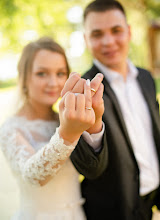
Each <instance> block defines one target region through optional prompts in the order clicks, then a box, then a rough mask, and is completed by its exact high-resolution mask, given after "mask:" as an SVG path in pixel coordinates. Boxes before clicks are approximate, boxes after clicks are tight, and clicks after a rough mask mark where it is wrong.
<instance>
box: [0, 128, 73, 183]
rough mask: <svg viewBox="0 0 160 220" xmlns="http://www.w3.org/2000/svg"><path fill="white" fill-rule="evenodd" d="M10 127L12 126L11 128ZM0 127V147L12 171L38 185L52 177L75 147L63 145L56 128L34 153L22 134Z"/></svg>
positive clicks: (16, 130)
mask: <svg viewBox="0 0 160 220" xmlns="http://www.w3.org/2000/svg"><path fill="white" fill-rule="evenodd" d="M11 127H12V126H11ZM11 127H10V128H9V127H8V126H2V128H1V129H0V145H1V148H2V151H3V152H4V154H5V156H6V157H7V159H8V161H9V162H10V164H11V168H12V169H13V171H15V172H18V173H19V174H21V176H22V178H23V179H24V180H25V181H29V182H30V183H31V184H34V185H39V183H40V181H43V180H45V179H46V178H47V177H48V176H54V175H55V174H56V173H57V172H58V170H60V168H61V167H62V165H63V163H64V162H65V161H66V159H67V158H68V157H69V156H70V154H71V152H72V151H73V149H74V147H75V145H76V144H75V143H74V144H73V145H69V146H68V145H65V144H64V143H63V139H62V138H60V137H59V133H58V128H57V129H56V132H55V134H54V135H53V136H52V138H51V139H50V141H49V143H48V144H47V145H46V146H44V147H42V148H41V149H40V150H39V151H37V152H35V150H34V148H33V147H32V146H31V145H30V144H29V143H28V141H27V140H26V139H25V137H24V136H23V134H22V132H21V131H20V130H18V129H15V128H11Z"/></svg>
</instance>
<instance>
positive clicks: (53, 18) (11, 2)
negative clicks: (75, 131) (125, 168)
mask: <svg viewBox="0 0 160 220" xmlns="http://www.w3.org/2000/svg"><path fill="white" fill-rule="evenodd" d="M89 2H90V1H89V0H85V1H82V0H46V1H39V0H0V124H1V123H3V121H4V120H5V119H6V117H8V116H9V115H10V114H11V113H12V110H13V109H12V107H11V106H12V103H14V99H15V91H16V80H17V62H18V60H19V57H20V53H21V51H22V48H23V47H24V46H25V45H26V44H27V43H28V42H30V41H32V40H35V39H37V38H39V37H41V36H52V37H53V38H55V40H56V41H57V42H58V43H60V44H61V45H62V46H63V47H64V48H65V51H66V54H67V57H68V60H69V63H70V66H71V70H72V71H77V72H79V73H81V74H83V73H84V72H85V71H86V70H87V69H88V68H89V67H90V65H91V63H92V59H91V56H90V55H89V53H88V51H87V49H86V46H85V42H84V38H83V18H82V17H83V9H84V7H85V6H86V5H87V4H88V3H89ZM120 2H121V3H122V4H123V5H124V6H125V8H126V10H127V18H128V22H129V24H130V25H131V32H132V41H131V45H130V46H131V48H130V51H129V57H130V58H131V59H132V61H133V63H134V64H135V65H138V66H141V67H144V68H147V69H149V70H151V71H152V73H153V77H154V78H155V82H156V88H157V97H159V95H158V94H159V93H160V80H159V77H160V60H159V59H158V60H156V61H155V60H154V59H153V58H154V57H153V54H154V50H155V48H156V47H157V48H159V51H160V43H158V42H160V34H159V37H158V38H157V39H158V40H157V43H156V45H154V47H153V44H152V41H154V39H150V38H149V37H150V35H149V30H150V27H151V25H152V24H153V23H156V24H157V27H158V28H157V29H156V30H157V31H158V30H159V25H160V17H159V16H160V0H146V1H143V0H130V1H128V0H120ZM106 22H107V21H106ZM157 36H158V35H157ZM157 51H158V50H157ZM157 56H158V57H159V58H160V53H159V55H157ZM155 63H156V65H157V66H156V68H155V67H154V65H153V64H155ZM0 176H1V181H0V220H8V219H9V218H10V216H11V215H12V214H13V213H14V212H15V210H16V208H17V207H18V203H19V201H18V190H17V185H16V181H15V179H14V178H13V176H12V174H11V171H10V169H9V167H8V165H7V163H6V162H5V159H4V157H3V155H2V153H1V152H0Z"/></svg>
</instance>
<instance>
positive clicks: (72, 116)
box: [59, 80, 95, 143]
mask: <svg viewBox="0 0 160 220" xmlns="http://www.w3.org/2000/svg"><path fill="white" fill-rule="evenodd" d="M83 88H84V89H83V90H84V93H83V94H80V93H73V92H70V91H68V92H66V94H65V95H64V96H63V97H62V99H61V101H60V104H59V117H60V127H59V134H60V137H62V138H63V139H64V141H65V142H66V143H67V142H69V143H73V142H74V141H76V140H78V139H79V138H80V136H81V134H82V133H83V131H85V130H88V129H89V128H90V127H91V126H93V125H94V123H95V112H94V110H93V108H92V97H91V88H90V80H87V81H86V82H85V83H84V84H83Z"/></svg>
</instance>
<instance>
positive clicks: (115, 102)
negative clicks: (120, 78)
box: [88, 65, 139, 170]
mask: <svg viewBox="0 0 160 220" xmlns="http://www.w3.org/2000/svg"><path fill="white" fill-rule="evenodd" d="M98 72H100V71H99V69H98V68H97V67H96V66H95V65H93V67H92V68H91V70H90V71H89V72H88V73H89V75H90V79H92V78H93V77H94V76H95V75H96V73H98ZM103 84H104V95H107V96H108V97H109V99H110V100H111V102H112V104H113V106H114V109H115V113H116V116H117V120H118V123H119V125H120V127H121V130H122V132H123V133H124V136H125V138H126V140H127V142H128V146H129V151H130V153H131V156H132V158H133V160H134V162H135V165H136V167H137V169H138V170H139V168H138V164H137V162H136V159H135V156H134V153H133V149H132V145H131V142H130V138H129V135H128V132H127V128H126V125H125V122H124V119H123V115H122V112H121V108H120V106H119V103H118V100H117V98H116V95H115V93H114V92H113V90H112V88H111V87H110V85H109V83H108V81H107V79H106V78H104V79H103ZM105 107H106V109H107V106H105ZM105 117H106V118H107V117H109V114H108V113H107V110H106V111H105V112H104V118H105Z"/></svg>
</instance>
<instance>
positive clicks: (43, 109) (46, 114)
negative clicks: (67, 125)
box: [17, 102, 57, 121]
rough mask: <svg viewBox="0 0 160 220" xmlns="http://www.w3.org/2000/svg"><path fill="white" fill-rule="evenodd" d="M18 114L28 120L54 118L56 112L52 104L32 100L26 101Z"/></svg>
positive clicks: (48, 119) (50, 119) (49, 119)
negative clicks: (47, 104)
mask: <svg viewBox="0 0 160 220" xmlns="http://www.w3.org/2000/svg"><path fill="white" fill-rule="evenodd" d="M17 115H19V116H25V117H26V118H27V119H29V120H35V119H42V120H47V121H52V120H56V119H57V118H56V113H55V112H53V110H52V106H45V105H41V104H37V103H33V102H26V103H25V104H24V105H23V107H22V108H21V109H20V111H19V112H18V114H17Z"/></svg>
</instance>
